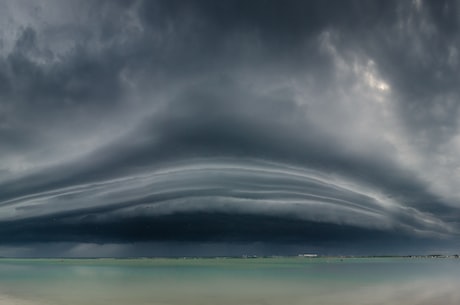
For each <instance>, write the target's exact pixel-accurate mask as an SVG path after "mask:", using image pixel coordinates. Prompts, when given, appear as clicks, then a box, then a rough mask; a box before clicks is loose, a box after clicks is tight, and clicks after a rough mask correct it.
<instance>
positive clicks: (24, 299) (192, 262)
mask: <svg viewBox="0 0 460 305" xmlns="http://www.w3.org/2000/svg"><path fill="white" fill-rule="evenodd" d="M459 280H460V259H447V258H446V259H441V258H438V259H428V258H416V259H409V258H385V259H384V258H345V259H339V258H248V259H236V258H235V259H234V258H213V259H159V258H158V259H133V260H131V259H130V260H126V259H123V260H119V259H91V260H79V259H78V260H77V259H65V260H59V259H0V304H2V305H55V304H56V305H80V304H92V305H108V304H111V305H118V304H120V305H121V304H123V305H127V304H129V305H137V304H139V305H141V304H142V305H144V304H149V305H156V304H158V305H160V304H161V305H166V304H169V305H176V304H177V305H179V304H180V305H184V304H200V305H206V304H216V305H226V304H228V305H230V304H239V305H251V304H254V305H255V304H261V305H262V304H264V305H270V304H273V305H275V304H276V305H284V304H294V305H295V304H299V305H300V304H303V305H310V304H312V305H316V304H318V305H329V304H341V305H344V304H353V305H360V304H362V305H364V304H372V305H387V304H388V305H390V304H410V305H413V304H414V305H415V304H417V305H422V304H423V305H428V304H430V305H431V304H436V305H451V304H452V305H454V304H455V305H458V304H460V284H459V283H460V281H459Z"/></svg>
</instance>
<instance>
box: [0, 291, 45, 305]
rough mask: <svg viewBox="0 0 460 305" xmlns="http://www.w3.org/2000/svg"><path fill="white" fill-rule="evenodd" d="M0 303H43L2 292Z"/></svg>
mask: <svg viewBox="0 0 460 305" xmlns="http://www.w3.org/2000/svg"><path fill="white" fill-rule="evenodd" d="M0 304H1V305H43V303H40V302H36V301H31V300H26V299H20V298H16V297H13V296H10V295H7V294H4V293H0Z"/></svg>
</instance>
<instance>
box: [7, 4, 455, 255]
mask: <svg viewBox="0 0 460 305" xmlns="http://www.w3.org/2000/svg"><path fill="white" fill-rule="evenodd" d="M457 6H458V5H457V4H456V2H454V1H453V2H450V1H436V2H434V1H432V2H424V1H405V2H400V1H398V2H393V1H366V2H363V1H310V2H305V1H204V0H203V1H187V2H183V1H132V2H130V1H100V2H92V1H82V2H81V3H80V4H79V5H78V6H75V4H72V3H70V2H62V1H42V2H40V3H35V4H33V5H32V4H28V3H26V2H21V1H19V2H13V1H11V2H8V1H7V2H5V3H3V4H2V10H1V11H2V13H1V16H2V17H3V18H2V19H3V20H7V21H8V22H7V23H5V24H3V23H1V25H2V28H3V29H2V30H1V31H0V38H1V40H0V41H1V43H0V80H1V83H0V98H1V102H0V143H1V146H0V219H1V222H0V233H1V236H2V238H1V241H2V242H4V243H30V242H38V243H40V242H64V243H65V242H78V243H79V242H81V243H105V242H109V243H126V242H130V241H133V242H155V241H161V242H169V241H171V242H187V241H190V242H191V241H193V242H221V241H223V242H225V241H228V242H251V241H254V242H259V241H262V242H273V243H286V242H292V243H297V242H298V243H305V242H311V243H316V244H326V243H331V242H334V243H342V245H344V244H347V245H359V244H361V245H364V244H365V241H368V240H373V239H374V240H379V241H381V242H382V246H385V245H389V244H391V243H392V242H393V243H394V244H395V243H399V242H403V240H411V241H413V242H414V243H415V244H420V245H422V244H423V243H424V242H425V243H426V244H427V245H428V244H433V243H434V240H435V239H436V238H437V239H440V240H446V242H447V241H449V242H451V241H452V240H455V239H456V238H457V235H458V233H459V229H460V228H459V225H458V223H457V219H458V215H459V213H460V210H459V208H458V205H457V202H458V199H460V193H459V192H458V191H457V188H456V186H457V181H458V180H459V179H460V174H459V173H458V171H457V170H456V169H457V168H460V164H459V162H458V160H457V158H456V156H457V155H458V152H459V150H460V137H458V130H459V126H458V119H457V117H458V111H459V109H458V103H456V100H457V99H458V98H459V97H460V96H459V95H460V92H459V90H458V89H457V88H456V83H458V82H457V80H458V73H457V71H458V64H459V59H458V56H459V54H458V52H459V50H458V47H460V46H459V41H458V38H457V35H456V34H457V33H458V24H457V23H458V20H457V19H458V17H457V16H458V14H459V9H458V7H457ZM398 234H401V238H400V239H398V237H397V235H398Z"/></svg>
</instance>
